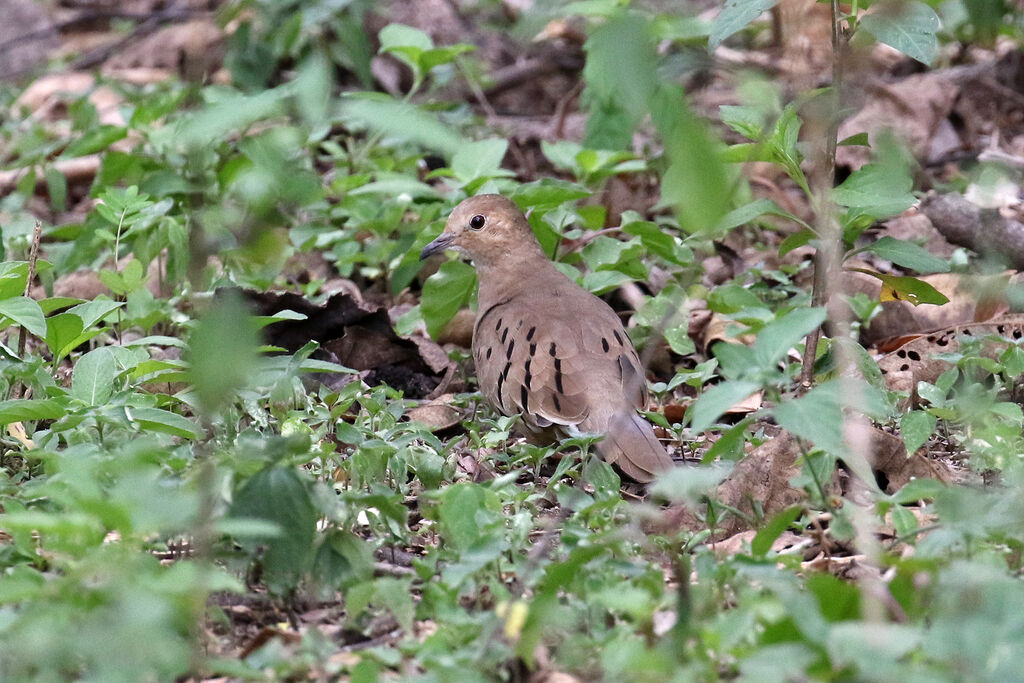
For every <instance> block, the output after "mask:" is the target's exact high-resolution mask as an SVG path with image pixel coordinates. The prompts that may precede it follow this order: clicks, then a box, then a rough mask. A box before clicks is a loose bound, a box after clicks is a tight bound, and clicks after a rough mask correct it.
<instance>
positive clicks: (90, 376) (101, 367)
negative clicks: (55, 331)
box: [71, 346, 117, 406]
mask: <svg viewBox="0 0 1024 683" xmlns="http://www.w3.org/2000/svg"><path fill="white" fill-rule="evenodd" d="M116 374H117V365H116V364H115V362H114V354H113V352H112V351H111V349H110V347H108V346H101V347H99V348H98V349H93V350H92V351H90V352H89V353H87V354H85V355H84V356H82V357H81V358H79V359H78V362H76V363H75V367H74V370H72V372H71V395H72V396H73V397H75V398H77V399H78V400H79V401H82V402H83V403H85V404H86V405H90V406H98V405H102V404H104V403H106V402H107V400H108V399H110V396H111V394H112V393H113V391H114V377H115V375H116Z"/></svg>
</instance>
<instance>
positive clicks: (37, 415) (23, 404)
mask: <svg viewBox="0 0 1024 683" xmlns="http://www.w3.org/2000/svg"><path fill="white" fill-rule="evenodd" d="M66 412H67V408H66V407H65V406H64V403H63V402H61V401H58V400H56V399H52V398H19V399H11V400H8V401H0V424H5V425H6V424H10V423H12V422H25V421H27V420H56V419H58V418H61V417H64V415H65V414H66Z"/></svg>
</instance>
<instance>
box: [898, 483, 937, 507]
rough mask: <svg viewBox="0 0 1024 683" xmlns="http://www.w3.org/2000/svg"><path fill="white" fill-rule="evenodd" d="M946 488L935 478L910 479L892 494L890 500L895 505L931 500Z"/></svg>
mask: <svg viewBox="0 0 1024 683" xmlns="http://www.w3.org/2000/svg"><path fill="white" fill-rule="evenodd" d="M946 488H947V486H946V484H943V483H942V482H941V481H939V480H937V479H911V480H910V481H908V482H907V483H906V484H905V485H904V486H903V488H901V489H900V490H899V491H897V492H896V493H894V494H892V501H893V502H894V503H896V504H897V505H907V504H909V503H917V502H920V501H922V500H932V499H934V498H935V496H937V495H938V494H939V492H941V491H944V490H945V489H946Z"/></svg>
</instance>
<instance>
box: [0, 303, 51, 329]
mask: <svg viewBox="0 0 1024 683" xmlns="http://www.w3.org/2000/svg"><path fill="white" fill-rule="evenodd" d="M0 315H2V316H4V317H7V318H10V319H11V320H13V321H14V322H15V323H16V324H18V325H21V326H22V327H24V328H25V329H26V330H28V331H29V332H31V333H32V334H34V335H36V336H37V337H40V338H43V337H46V318H45V317H43V309H42V308H40V306H39V302H37V301H36V300H35V299H30V298H28V297H27V296H16V297H12V298H10V299H0Z"/></svg>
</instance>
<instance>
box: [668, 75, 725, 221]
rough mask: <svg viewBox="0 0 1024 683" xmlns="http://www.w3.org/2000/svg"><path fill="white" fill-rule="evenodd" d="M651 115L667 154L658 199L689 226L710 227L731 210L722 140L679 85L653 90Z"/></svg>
mask: <svg viewBox="0 0 1024 683" xmlns="http://www.w3.org/2000/svg"><path fill="white" fill-rule="evenodd" d="M651 117H652V118H653V119H654V123H655V125H656V127H657V129H658V133H659V134H660V135H661V137H662V139H663V140H664V142H665V156H666V158H667V159H668V169H667V170H666V171H665V174H664V175H663V176H662V179H661V193H662V201H663V202H664V203H666V204H668V205H670V206H672V208H673V209H675V212H676V216H677V217H678V219H679V224H680V226H681V227H682V228H683V229H684V230H686V231H687V232H690V233H702V232H708V231H713V230H714V229H715V227H716V226H718V225H719V223H721V221H722V218H723V217H724V216H725V215H726V214H727V213H728V211H729V206H730V203H731V201H732V187H733V185H734V183H733V182H731V180H730V177H729V173H728V172H727V171H726V168H725V163H724V162H723V161H722V156H721V151H720V147H721V145H720V144H719V143H718V141H717V140H716V139H715V138H714V136H712V134H711V132H710V131H709V130H708V126H707V124H705V123H704V122H703V121H702V120H700V119H699V118H697V116H696V115H695V114H694V113H693V111H692V110H691V108H690V106H689V104H688V103H687V101H686V98H685V96H684V95H683V93H682V91H680V90H679V89H677V88H671V87H662V88H660V89H659V90H658V91H657V92H656V93H655V95H654V97H652V98H651ZM694 197H700V201H694V200H693V198H694Z"/></svg>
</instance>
